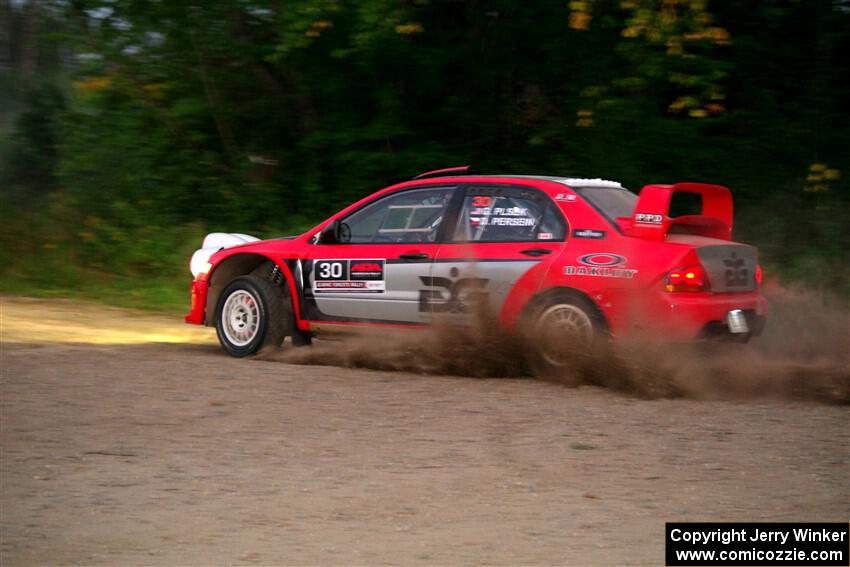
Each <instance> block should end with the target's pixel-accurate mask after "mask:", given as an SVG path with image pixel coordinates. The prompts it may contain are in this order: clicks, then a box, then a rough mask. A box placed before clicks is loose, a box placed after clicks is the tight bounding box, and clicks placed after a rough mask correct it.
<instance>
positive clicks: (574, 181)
mask: <svg viewBox="0 0 850 567" xmlns="http://www.w3.org/2000/svg"><path fill="white" fill-rule="evenodd" d="M555 181H557V182H558V183H563V184H564V185H567V186H569V187H611V188H614V189H622V188H623V186H622V185H620V182H619V181H609V180H607V179H599V178H598V177H597V178H595V179H582V178H579V177H567V178H564V179H556V180H555Z"/></svg>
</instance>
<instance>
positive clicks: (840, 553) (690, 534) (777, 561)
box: [665, 522, 850, 567]
mask: <svg viewBox="0 0 850 567" xmlns="http://www.w3.org/2000/svg"><path fill="white" fill-rule="evenodd" d="M665 546H666V555H665V564H666V565H667V566H668V567H680V566H681V567H697V566H702V565H729V566H732V565H734V566H739V567H744V566H751V565H752V566H760V567H765V566H775V565H787V566H789V567H790V566H807V567H832V566H850V524H846V523H824V522H821V523H807V522H783V523H720V522H704V523H703V522H701V523H668V524H667V528H666V533H665Z"/></svg>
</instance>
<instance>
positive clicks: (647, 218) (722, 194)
mask: <svg viewBox="0 0 850 567" xmlns="http://www.w3.org/2000/svg"><path fill="white" fill-rule="evenodd" d="M678 192H683V193H698V194H700V195H702V213H701V214H699V215H683V216H680V217H674V218H671V217H670V216H669V213H670V200H671V198H672V197H673V193H678ZM617 224H619V225H620V228H621V229H622V231H623V233H624V234H626V235H628V236H636V237H639V238H648V239H651V240H664V239H665V238H666V237H667V234H668V233H669V232H670V229H671V228H672V227H674V226H680V227H682V228H683V230H684V232H686V233H688V234H696V235H699V236H708V237H710V238H719V239H721V240H731V239H732V193H731V192H730V191H729V189H727V188H726V187H723V186H721V185H708V184H706V183H676V184H675V185H647V186H645V187H644V188H643V189H641V191H640V196H639V197H638V201H637V205H636V206H635V210H634V212H633V213H632V216H630V217H620V218H618V219H617Z"/></svg>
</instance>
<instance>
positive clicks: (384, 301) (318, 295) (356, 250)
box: [304, 187, 455, 324]
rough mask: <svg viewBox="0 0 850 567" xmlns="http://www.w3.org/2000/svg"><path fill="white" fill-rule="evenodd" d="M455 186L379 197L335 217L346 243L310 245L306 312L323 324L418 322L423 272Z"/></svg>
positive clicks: (422, 317) (428, 267)
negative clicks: (338, 217) (340, 226)
mask: <svg viewBox="0 0 850 567" xmlns="http://www.w3.org/2000/svg"><path fill="white" fill-rule="evenodd" d="M454 191H455V188H454V187H426V188H414V189H408V190H403V191H399V192H396V193H391V194H390V195H387V196H384V197H379V198H377V199H376V200H375V201H372V202H371V203H369V204H367V205H365V206H364V207H361V208H360V209H358V210H357V211H355V212H353V213H351V214H349V215H347V216H346V217H345V218H342V219H340V220H341V222H342V223H344V225H343V230H342V234H343V235H344V239H345V240H346V241H345V242H339V243H333V244H322V243H317V244H315V245H313V247H312V250H311V251H310V253H309V255H308V261H307V262H306V263H305V266H304V279H305V286H304V288H305V289H304V297H305V303H306V305H305V311H306V315H307V317H308V318H309V319H311V320H313V321H325V322H337V323H345V322H367V323H405V324H410V323H423V322H425V321H426V317H425V314H424V313H423V312H422V311H421V310H420V307H419V304H420V301H419V300H420V288H421V287H422V285H421V278H422V277H428V276H429V275H430V271H431V264H432V262H433V261H434V258H435V257H436V256H437V251H438V248H439V246H440V244H439V243H438V240H439V237H440V235H441V230H442V229H443V227H442V222H443V219H444V218H445V216H446V213H447V212H448V210H449V204H450V202H451V199H452V196H453V195H454Z"/></svg>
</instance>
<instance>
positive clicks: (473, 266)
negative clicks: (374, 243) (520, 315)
mask: <svg viewBox="0 0 850 567" xmlns="http://www.w3.org/2000/svg"><path fill="white" fill-rule="evenodd" d="M460 190H461V191H463V195H462V200H461V204H460V208H459V211H458V214H457V217H456V219H454V220H453V223H452V224H453V226H452V227H451V230H448V231H447V233H448V234H447V242H446V243H445V244H443V246H441V247H440V249H439V252H438V254H437V257H436V258H435V261H434V265H433V267H432V270H431V276H430V277H429V278H427V279H423V284H424V285H423V291H422V297H423V302H425V303H427V304H428V307H429V309H428V310H430V311H432V312H433V313H434V314H435V315H439V314H448V315H464V314H467V313H469V312H470V310H471V309H473V308H474V307H473V304H474V303H475V302H479V301H483V303H484V305H486V306H487V309H488V310H489V311H490V312H491V313H492V314H499V313H501V310H502V307H503V306H504V303H505V301H506V299H507V298H508V296H509V294H510V293H511V292H512V290H514V288H515V287H516V286H530V287H531V288H533V290H534V291H536V289H537V288H539V287H540V284H541V282H542V280H543V276H544V275H545V273H546V269H547V267H548V262H547V260H551V259H554V258H556V257H557V256H558V254H559V252H560V251H561V249H562V248H563V246H564V244H565V241H566V236H567V222H566V219H565V218H564V216H563V213H562V212H561V211H560V210H559V208H558V207H557V206H556V205H555V203H554V202H553V201H552V199H551V198H550V197H549V196H548V195H547V194H546V193H544V192H542V191H540V190H538V189H534V188H530V187H521V186H509V185H488V184H475V185H467V186H463V187H461V189H460Z"/></svg>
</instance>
